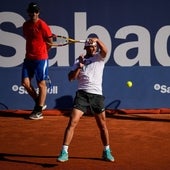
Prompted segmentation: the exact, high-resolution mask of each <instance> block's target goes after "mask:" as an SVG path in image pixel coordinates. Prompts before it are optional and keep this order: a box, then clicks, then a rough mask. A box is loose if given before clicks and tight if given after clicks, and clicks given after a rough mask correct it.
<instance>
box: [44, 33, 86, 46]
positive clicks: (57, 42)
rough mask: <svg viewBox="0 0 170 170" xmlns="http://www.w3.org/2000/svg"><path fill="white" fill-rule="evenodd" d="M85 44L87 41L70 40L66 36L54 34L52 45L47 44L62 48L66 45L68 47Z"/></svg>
mask: <svg viewBox="0 0 170 170" xmlns="http://www.w3.org/2000/svg"><path fill="white" fill-rule="evenodd" d="M85 42H86V40H75V39H72V38H68V37H65V36H60V35H55V34H53V36H52V43H49V42H47V44H49V45H51V46H57V47H61V46H65V45H68V44H74V43H85Z"/></svg>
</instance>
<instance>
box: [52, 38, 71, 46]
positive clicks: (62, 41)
mask: <svg viewBox="0 0 170 170" xmlns="http://www.w3.org/2000/svg"><path fill="white" fill-rule="evenodd" d="M53 42H54V43H55V44H58V45H64V44H68V43H69V42H68V40H67V39H66V38H64V37H53Z"/></svg>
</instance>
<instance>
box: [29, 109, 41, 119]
mask: <svg viewBox="0 0 170 170" xmlns="http://www.w3.org/2000/svg"><path fill="white" fill-rule="evenodd" d="M29 118H30V119H33V120H39V119H43V116H42V113H41V112H37V111H35V110H34V111H33V112H32V113H31V115H30V116H29Z"/></svg>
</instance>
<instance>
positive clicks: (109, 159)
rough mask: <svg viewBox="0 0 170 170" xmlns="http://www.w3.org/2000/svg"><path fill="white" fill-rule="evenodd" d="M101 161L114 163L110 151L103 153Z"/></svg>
mask: <svg viewBox="0 0 170 170" xmlns="http://www.w3.org/2000/svg"><path fill="white" fill-rule="evenodd" d="M102 159H104V160H106V161H111V162H114V161H115V159H114V157H113V156H112V154H111V151H110V149H107V150H105V151H103V155H102Z"/></svg>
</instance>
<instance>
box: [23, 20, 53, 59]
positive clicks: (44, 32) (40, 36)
mask: <svg viewBox="0 0 170 170" xmlns="http://www.w3.org/2000/svg"><path fill="white" fill-rule="evenodd" d="M23 34H24V37H25V39H26V58H28V59H31V60H45V59H48V51H47V44H46V41H47V38H48V37H50V36H51V35H52V33H51V30H50V28H49V26H48V25H47V24H46V23H45V22H44V21H43V20H41V19H38V21H37V22H36V23H34V22H32V21H30V20H29V21H26V22H25V23H24V24H23Z"/></svg>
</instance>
